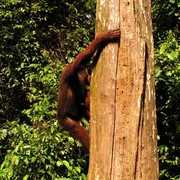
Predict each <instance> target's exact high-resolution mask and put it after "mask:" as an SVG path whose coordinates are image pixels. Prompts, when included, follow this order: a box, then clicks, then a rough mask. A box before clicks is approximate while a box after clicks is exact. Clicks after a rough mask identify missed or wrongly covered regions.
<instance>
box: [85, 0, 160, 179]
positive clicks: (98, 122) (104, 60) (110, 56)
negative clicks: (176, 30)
mask: <svg viewBox="0 0 180 180" xmlns="http://www.w3.org/2000/svg"><path fill="white" fill-rule="evenodd" d="M150 8H151V4H150V0H109V1H104V0H97V14H96V17H97V19H96V20H97V22H96V31H97V32H101V31H103V30H105V29H116V28H118V27H120V29H121V38H120V42H119V43H113V44H109V45H108V46H106V47H105V49H104V50H103V52H102V53H101V56H100V58H99V60H98V64H97V65H96V67H95V69H94V71H93V76H92V83H91V120H90V136H91V147H90V166H89V173H88V179H89V180H95V179H99V180H103V179H105V180H109V179H113V180H114V179H115V180H116V179H117V180H121V179H122V180H126V179H127V180H129V179H130V180H132V179H133V180H141V179H142V180H146V179H147V180H150V179H152V180H156V179H158V157H157V129H156V109H155V87H154V52H153V35H152V21H151V13H150V12H151V9H150Z"/></svg>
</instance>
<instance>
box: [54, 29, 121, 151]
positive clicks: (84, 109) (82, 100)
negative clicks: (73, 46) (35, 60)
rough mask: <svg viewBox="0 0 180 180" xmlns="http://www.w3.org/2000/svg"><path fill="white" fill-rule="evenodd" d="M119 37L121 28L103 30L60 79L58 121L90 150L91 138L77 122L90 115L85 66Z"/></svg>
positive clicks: (88, 78)
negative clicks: (97, 52)
mask: <svg viewBox="0 0 180 180" xmlns="http://www.w3.org/2000/svg"><path fill="white" fill-rule="evenodd" d="M119 36H120V30H119V29H116V30H110V31H105V32H102V33H100V34H99V35H98V36H97V37H96V38H95V39H94V40H93V41H92V43H91V44H90V45H89V46H88V47H87V48H86V49H85V50H84V51H82V52H81V53H80V54H79V55H77V56H76V58H75V61H74V62H73V63H71V64H69V65H67V67H66V68H65V70H64V72H63V74H62V77H61V79H60V90H59V93H58V108H57V115H58V122H59V124H60V125H61V126H63V127H64V129H65V130H67V131H68V132H69V133H70V134H71V135H72V136H74V137H75V138H77V139H78V140H80V142H81V143H82V145H83V147H84V148H85V150H86V151H87V152H89V146H90V137H89V134H88V132H87V131H86V129H85V128H84V127H83V126H81V125H80V124H79V122H78V121H79V120H80V119H81V118H82V117H85V118H87V119H89V118H90V110H89V104H90V91H89V89H88V88H87V87H88V86H89V85H90V75H89V74H88V71H87V68H86V66H87V63H89V61H90V59H91V57H92V55H93V54H94V53H95V51H96V50H97V49H98V48H99V47H101V46H102V45H104V44H105V43H108V42H110V41H112V40H114V39H116V38H118V37H119Z"/></svg>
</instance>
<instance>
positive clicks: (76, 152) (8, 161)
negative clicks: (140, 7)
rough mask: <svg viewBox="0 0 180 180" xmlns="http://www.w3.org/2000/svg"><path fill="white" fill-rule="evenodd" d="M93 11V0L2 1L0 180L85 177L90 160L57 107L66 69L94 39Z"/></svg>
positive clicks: (0, 30)
mask: <svg viewBox="0 0 180 180" xmlns="http://www.w3.org/2000/svg"><path fill="white" fill-rule="evenodd" d="M94 11H95V2H94V0H88V1H79V0H78V1H68V2H67V1H66V0H62V1H57V0H40V1H39V0H38V1H37V0H34V1H29V0H2V1H1V3H0V19H1V26H0V42H1V46H0V52H1V54H0V69H1V72H0V101H1V103H0V117H1V118H0V164H1V165H0V179H24V180H26V179H86V173H87V165H88V157H87V156H84V152H83V151H82V149H81V145H80V143H79V142H78V141H76V140H74V139H73V138H71V137H70V136H69V135H68V134H67V133H66V132H64V131H63V130H62V129H61V128H60V127H59V126H58V124H57V119H56V106H57V93H58V88H59V77H60V75H61V72H62V70H63V68H64V65H65V64H66V63H68V62H71V61H72V59H73V58H74V56H75V55H76V54H77V53H78V52H79V51H81V50H82V49H83V47H85V46H86V45H87V44H88V43H89V41H90V39H91V38H92V37H93V36H94V22H95V21H94V16H95V12H94ZM82 37H83V38H82ZM84 122H86V121H84Z"/></svg>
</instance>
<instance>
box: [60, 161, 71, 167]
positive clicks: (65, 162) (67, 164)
mask: <svg viewBox="0 0 180 180" xmlns="http://www.w3.org/2000/svg"><path fill="white" fill-rule="evenodd" d="M62 163H63V164H64V165H65V166H66V167H67V168H68V169H69V167H70V165H69V162H68V161H66V160H63V161H62Z"/></svg>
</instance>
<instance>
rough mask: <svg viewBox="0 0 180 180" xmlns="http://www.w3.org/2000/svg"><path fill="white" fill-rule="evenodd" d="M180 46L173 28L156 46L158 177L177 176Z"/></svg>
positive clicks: (179, 115)
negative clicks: (157, 46) (159, 170)
mask: <svg viewBox="0 0 180 180" xmlns="http://www.w3.org/2000/svg"><path fill="white" fill-rule="evenodd" d="M179 54H180V46H179V44H178V42H177V40H176V39H175V36H174V34H173V33H172V31H169V32H168V33H167V37H166V39H165V40H163V41H161V45H160V47H159V49H157V50H156V54H155V56H156V67H155V72H156V96H157V118H158V129H159V136H160V139H159V156H160V167H161V172H160V178H161V179H165V178H166V179H178V178H179V177H180V175H179V172H180V168H179V164H180V159H179V151H180V143H179V139H180V122H179V119H180V114H179V112H180V106H179V102H180V91H179V89H180V61H179V59H180V55H179Z"/></svg>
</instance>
